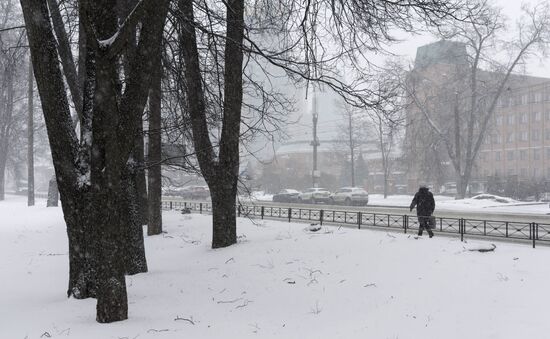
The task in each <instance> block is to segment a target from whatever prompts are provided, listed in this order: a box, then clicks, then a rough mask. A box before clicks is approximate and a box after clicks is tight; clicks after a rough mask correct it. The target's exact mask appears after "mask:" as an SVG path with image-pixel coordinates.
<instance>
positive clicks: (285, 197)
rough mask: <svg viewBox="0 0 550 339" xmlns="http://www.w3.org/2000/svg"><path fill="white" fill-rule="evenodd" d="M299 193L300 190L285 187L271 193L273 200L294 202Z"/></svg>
mask: <svg viewBox="0 0 550 339" xmlns="http://www.w3.org/2000/svg"><path fill="white" fill-rule="evenodd" d="M299 194H300V192H299V191H297V190H293V189H290V188H285V189H282V190H281V191H280V192H279V193H277V194H274V195H273V202H296V200H298V195H299Z"/></svg>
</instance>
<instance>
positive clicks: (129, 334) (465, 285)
mask: <svg viewBox="0 0 550 339" xmlns="http://www.w3.org/2000/svg"><path fill="white" fill-rule="evenodd" d="M44 205H45V201H43V200H38V201H37V206H36V207H32V208H28V207H26V199H25V198H21V197H14V196H8V197H7V200H6V201H3V202H0V220H2V222H1V224H0V258H1V259H0V271H1V272H2V277H3V279H2V288H0V315H1V316H0V338H10V339H11V338H22V339H23V338H28V339H31V338H45V337H51V338H65V337H68V338H78V339H88V338H90V339H91V338H94V339H95V338H100V339H104V338H140V339H142V338H239V339H241V338H327V339H328V338H330V339H333V338H346V339H349V338H392V339H393V338H400V339H403V338H413V339H414V338H423V339H424V338H520V337H521V338H530V339H534V338H547V337H548V333H549V331H550V322H548V320H547V319H548V311H547V308H548V300H547V299H548V296H547V293H546V291H547V289H548V280H549V278H550V265H548V264H547V263H548V262H549V261H550V248H547V247H537V248H536V249H532V248H530V247H529V246H527V245H522V244H510V243H501V242H494V241H490V242H483V241H475V242H467V243H461V242H460V241H459V240H458V239H455V238H448V237H438V235H437V233H436V237H435V238H433V239H428V238H427V237H424V238H420V239H415V237H413V236H412V235H405V234H400V233H386V232H382V231H373V230H356V229H349V228H338V227H323V228H322V229H321V230H320V231H317V232H315V233H310V232H308V231H307V225H304V224H294V223H286V222H278V221H255V222H252V221H250V220H246V219H239V226H238V234H239V236H240V238H239V239H240V242H239V243H238V244H237V245H234V246H231V247H229V248H226V249H217V250H212V249H211V248H210V239H211V229H210V217H209V216H201V215H195V214H193V215H182V214H179V213H177V212H175V211H170V212H165V213H164V221H165V230H166V232H167V233H166V234H164V235H162V236H155V237H147V238H146V250H147V258H148V264H149V268H150V272H149V273H146V274H140V275H136V276H132V277H128V278H127V283H128V292H129V302H130V305H129V310H130V314H129V316H130V319H129V320H127V321H123V322H118V323H114V324H107V325H106V324H98V323H96V322H95V301H94V300H74V299H67V298H66V295H65V289H66V285H67V269H68V265H67V239H66V233H65V226H64V223H63V219H62V215H61V209H60V208H46V207H43V206H44ZM491 242H492V243H495V244H496V246H497V248H496V249H495V251H493V252H487V253H480V252H477V251H469V249H475V248H478V247H480V246H481V247H488V246H489V245H490V243H491Z"/></svg>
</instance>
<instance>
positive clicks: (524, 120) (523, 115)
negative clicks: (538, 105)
mask: <svg viewBox="0 0 550 339" xmlns="http://www.w3.org/2000/svg"><path fill="white" fill-rule="evenodd" d="M519 122H520V124H526V123H527V122H528V120H527V113H521V114H520V115H519Z"/></svg>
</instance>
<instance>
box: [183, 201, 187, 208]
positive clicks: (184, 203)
mask: <svg viewBox="0 0 550 339" xmlns="http://www.w3.org/2000/svg"><path fill="white" fill-rule="evenodd" d="M183 207H184V208H185V209H187V201H184V202H183Z"/></svg>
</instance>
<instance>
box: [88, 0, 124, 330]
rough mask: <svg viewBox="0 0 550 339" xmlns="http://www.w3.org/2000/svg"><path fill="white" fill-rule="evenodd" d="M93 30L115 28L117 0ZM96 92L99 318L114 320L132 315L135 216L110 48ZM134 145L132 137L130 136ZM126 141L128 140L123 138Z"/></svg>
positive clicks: (98, 10)
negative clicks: (129, 277) (129, 268)
mask: <svg viewBox="0 0 550 339" xmlns="http://www.w3.org/2000/svg"><path fill="white" fill-rule="evenodd" d="M94 5H95V7H93V8H94V18H93V22H94V23H95V29H96V31H97V34H98V38H99V39H108V38H110V37H111V36H113V34H115V33H116V32H117V29H118V23H117V21H118V18H117V15H116V13H115V2H114V1H108V0H104V1H98V2H97V3H95V4H94ZM96 52H97V54H96V62H95V64H96V91H95V96H94V105H93V109H94V111H93V121H92V135H93V137H92V168H91V185H92V192H93V206H94V211H93V213H94V218H93V219H94V221H95V223H96V225H95V232H94V233H95V235H96V237H97V243H96V246H97V247H96V253H97V255H98V264H99V265H98V270H97V278H98V279H97V282H98V293H97V306H96V311H97V314H96V320H97V321H98V322H100V323H110V322H114V321H120V320H125V319H127V318H128V296H127V292H126V281H125V278H124V273H125V271H126V264H127V263H128V262H129V260H127V255H128V252H127V251H125V250H126V246H127V245H126V243H125V241H127V240H128V239H127V238H126V235H128V234H129V229H130V228H131V227H132V225H130V223H131V220H130V219H131V218H130V216H129V213H130V210H129V208H130V204H129V199H132V198H133V197H128V193H129V192H128V189H127V188H128V180H129V178H128V168H127V167H128V165H127V162H128V156H129V154H126V155H125V152H124V150H123V149H124V147H125V145H124V144H119V142H118V133H119V119H120V117H119V114H117V112H118V105H119V103H118V100H117V93H119V90H118V72H117V65H116V63H115V62H113V60H111V59H110V58H109V57H108V54H107V52H106V51H103V50H100V49H97V50H96ZM126 138H130V141H131V142H132V143H133V140H134V139H133V135H126ZM125 142H126V143H128V141H125Z"/></svg>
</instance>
